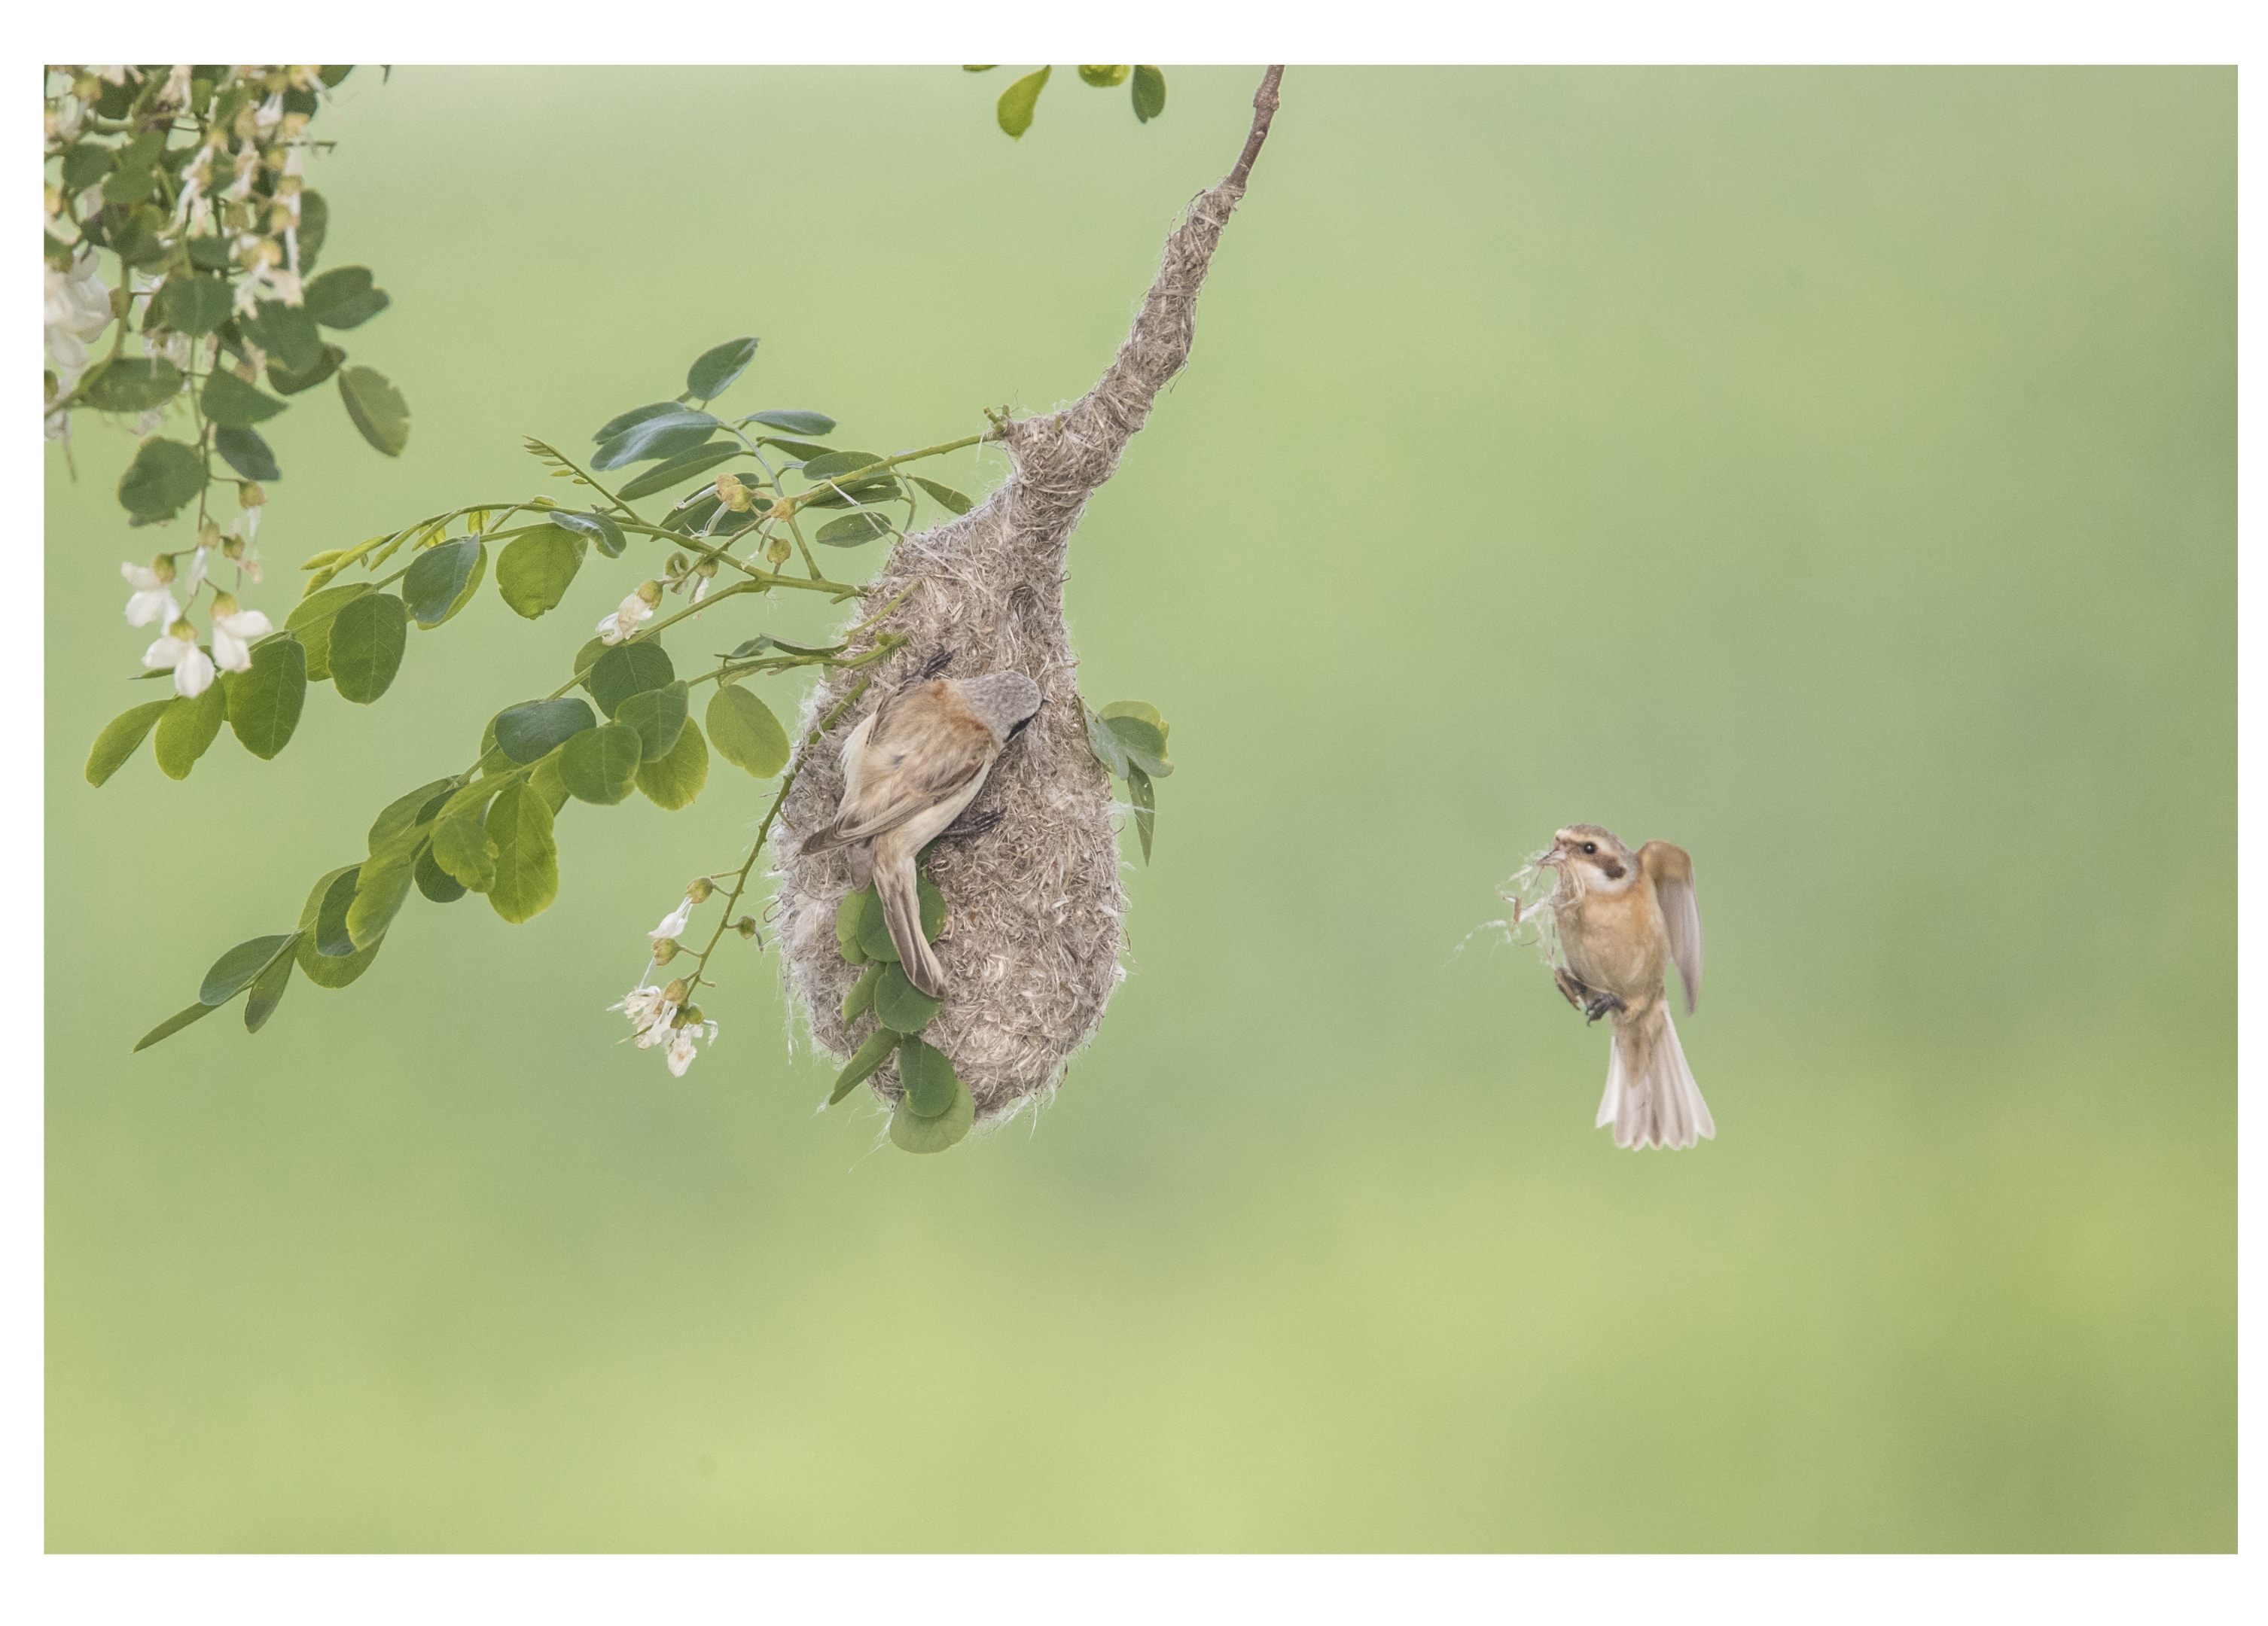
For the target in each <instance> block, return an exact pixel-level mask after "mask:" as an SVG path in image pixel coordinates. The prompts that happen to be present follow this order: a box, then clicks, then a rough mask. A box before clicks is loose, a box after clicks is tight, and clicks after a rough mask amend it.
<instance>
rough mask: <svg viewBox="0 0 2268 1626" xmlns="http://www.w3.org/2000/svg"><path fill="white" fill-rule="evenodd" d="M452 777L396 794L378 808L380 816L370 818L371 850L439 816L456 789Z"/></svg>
mask: <svg viewBox="0 0 2268 1626" xmlns="http://www.w3.org/2000/svg"><path fill="white" fill-rule="evenodd" d="M456 783H457V782H456V781H455V780H453V779H434V780H430V781H428V782H427V783H426V784H421V785H419V786H418V787H417V788H416V790H414V791H410V792H409V794H408V795H406V796H397V797H395V798H394V799H393V800H392V801H390V802H388V803H387V805H386V806H384V807H382V808H380V809H379V814H378V817H377V818H375V819H373V820H371V821H370V836H369V842H370V850H371V851H372V852H373V853H375V852H376V851H377V850H379V848H381V847H383V846H385V845H386V844H387V842H391V841H393V840H394V838H395V837H396V836H398V835H401V833H402V832H403V831H405V830H410V829H414V828H416V827H417V826H419V825H421V824H423V823H424V822H426V820H430V819H432V818H434V817H435V816H437V815H438V813H440V811H441V808H442V806H443V804H445V803H446V801H447V800H448V799H449V796H450V793H451V792H452V791H453V790H454V789H455V786H456Z"/></svg>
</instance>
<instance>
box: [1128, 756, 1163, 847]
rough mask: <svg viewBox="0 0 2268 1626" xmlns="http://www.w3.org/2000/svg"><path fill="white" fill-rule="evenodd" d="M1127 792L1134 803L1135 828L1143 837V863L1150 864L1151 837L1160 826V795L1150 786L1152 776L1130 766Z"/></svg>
mask: <svg viewBox="0 0 2268 1626" xmlns="http://www.w3.org/2000/svg"><path fill="white" fill-rule="evenodd" d="M1126 792H1127V794H1128V796H1130V798H1132V799H1133V802H1134V828H1135V830H1136V832H1137V833H1138V834H1139V835H1140V836H1141V837H1142V862H1143V863H1145V864H1147V863H1149V862H1150V837H1151V835H1152V832H1153V831H1154V830H1155V829H1156V828H1157V824H1158V793H1157V791H1156V790H1155V789H1154V788H1153V787H1152V785H1151V784H1150V776H1149V775H1147V774H1145V773H1144V772H1143V771H1142V770H1141V769H1138V768H1136V767H1134V766H1132V765H1131V764H1129V765H1128V767H1127V769H1126Z"/></svg>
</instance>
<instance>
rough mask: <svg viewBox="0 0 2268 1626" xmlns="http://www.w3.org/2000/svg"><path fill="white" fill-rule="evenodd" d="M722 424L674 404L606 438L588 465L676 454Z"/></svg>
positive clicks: (699, 442) (618, 464) (620, 463)
mask: <svg viewBox="0 0 2268 1626" xmlns="http://www.w3.org/2000/svg"><path fill="white" fill-rule="evenodd" d="M722 427H723V425H722V424H721V423H718V420H717V419H715V418H713V417H711V416H709V414H707V413H705V412H694V411H691V410H689V409H688V408H683V407H676V406H673V407H671V408H669V409H668V410H667V411H666V412H660V413H657V414H655V415H654V416H652V417H650V418H644V419H641V420H640V421H639V422H637V423H633V424H631V425H630V427H629V428H628V429H626V430H622V432H621V433H620V434H617V435H614V436H611V437H609V438H608V439H607V440H605V441H604V442H602V443H601V444H600V447H599V449H598V451H597V452H594V453H593V455H592V458H591V467H593V468H596V469H608V468H621V467H623V466H624V465H626V464H630V463H644V462H648V461H651V460H653V459H656V458H672V457H675V456H677V455H678V454H679V453H680V452H690V451H692V450H693V448H694V447H696V446H697V445H702V444H703V443H704V442H706V441H707V440H708V438H710V437H711V435H714V434H715V433H716V432H717V431H718V430H719V429H721V428H722Z"/></svg>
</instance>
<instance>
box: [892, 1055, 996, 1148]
mask: <svg viewBox="0 0 2268 1626" xmlns="http://www.w3.org/2000/svg"><path fill="white" fill-rule="evenodd" d="M908 1043H909V1044H920V1043H921V1041H919V1040H918V1039H915V1040H909V1041H908ZM922 1048H924V1049H927V1048H929V1047H927V1046H926V1045H924V1046H923V1047H922ZM904 1059H905V1058H904V1057H903V1056H901V1057H900V1058H899V1071H900V1072H901V1073H902V1072H903V1071H905V1067H904ZM938 1060H939V1062H940V1063H943V1062H944V1060H945V1058H944V1057H943V1056H939V1058H938ZM947 1071H948V1072H949V1071H950V1067H949V1065H948V1069H947ZM975 1123H976V1098H975V1097H974V1096H972V1095H970V1094H969V1093H968V1085H965V1084H963V1083H961V1080H960V1079H959V1078H954V1081H953V1099H952V1100H951V1102H949V1103H948V1104H947V1106H946V1109H945V1110H944V1111H943V1112H941V1113H939V1114H938V1115H936V1116H935V1117H931V1118H924V1117H923V1116H922V1115H920V1114H918V1113H917V1112H915V1111H914V1110H913V1098H912V1096H911V1095H910V1094H908V1095H905V1096H902V1097H901V1098H900V1099H899V1101H898V1104H897V1106H896V1107H895V1109H894V1110H893V1111H892V1112H891V1114H890V1144H892V1145H894V1146H896V1147H897V1148H898V1149H899V1150H901V1151H911V1152H918V1153H928V1152H934V1151H946V1149H947V1148H949V1147H952V1146H957V1145H959V1144H961V1142H962V1141H963V1140H966V1139H967V1138H968V1131H969V1129H971V1127H973V1126H974V1125H975Z"/></svg>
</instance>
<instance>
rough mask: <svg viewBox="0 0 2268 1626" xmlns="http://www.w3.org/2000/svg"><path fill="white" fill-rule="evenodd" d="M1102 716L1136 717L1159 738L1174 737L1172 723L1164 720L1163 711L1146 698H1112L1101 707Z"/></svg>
mask: <svg viewBox="0 0 2268 1626" xmlns="http://www.w3.org/2000/svg"><path fill="white" fill-rule="evenodd" d="M1102 716H1103V717H1104V718H1105V719H1106V720H1108V718H1111V717H1140V718H1141V719H1142V720H1143V721H1144V722H1145V723H1147V724H1148V725H1150V726H1151V727H1152V728H1154V729H1156V730H1157V731H1158V734H1159V737H1160V739H1172V738H1173V737H1174V725H1172V724H1171V723H1168V722H1167V721H1166V716H1165V713H1164V712H1162V711H1160V710H1158V708H1157V707H1155V706H1153V705H1152V704H1151V703H1149V702H1148V701H1146V700H1114V701H1112V702H1111V703H1109V704H1108V705H1107V706H1105V707H1103V708H1102Z"/></svg>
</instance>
